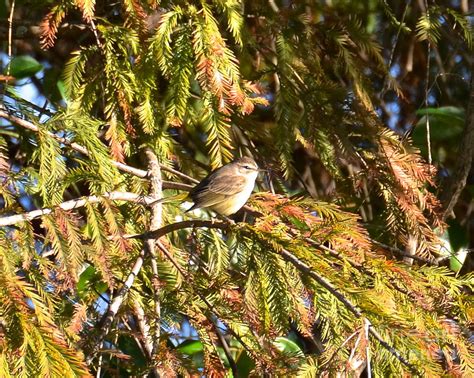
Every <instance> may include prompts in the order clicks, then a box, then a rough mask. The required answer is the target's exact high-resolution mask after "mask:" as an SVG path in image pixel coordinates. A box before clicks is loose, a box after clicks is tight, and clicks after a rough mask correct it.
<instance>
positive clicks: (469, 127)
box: [441, 63, 474, 220]
mask: <svg viewBox="0 0 474 378" xmlns="http://www.w3.org/2000/svg"><path fill="white" fill-rule="evenodd" d="M473 69H474V63H473V64H472V65H471V84H470V94H469V103H468V105H467V111H466V123H465V125H464V131H463V135H462V139H461V145H460V146H459V151H458V153H457V156H458V159H457V164H456V168H455V170H454V174H453V176H452V178H451V180H450V183H449V185H447V189H446V190H445V191H444V192H442V193H441V203H442V204H443V209H444V212H443V219H444V220H446V219H448V218H449V217H451V216H453V209H454V206H455V205H456V204H457V202H458V200H459V197H460V195H461V193H462V191H463V189H464V187H465V186H466V182H467V177H468V175H469V172H470V170H471V166H472V160H473V159H474V74H472V72H473Z"/></svg>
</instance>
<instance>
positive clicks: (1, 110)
mask: <svg viewBox="0 0 474 378" xmlns="http://www.w3.org/2000/svg"><path fill="white" fill-rule="evenodd" d="M0 118H4V119H6V120H8V121H10V122H12V123H14V124H16V125H18V126H20V127H23V128H25V129H28V130H31V131H33V132H35V133H38V132H39V131H40V128H39V127H38V126H37V125H35V124H34V123H32V122H30V121H27V120H25V119H23V118H20V117H17V116H15V115H13V114H10V113H9V112H8V111H7V110H6V109H5V107H3V106H0ZM46 134H47V135H48V136H49V137H51V138H53V139H56V140H57V141H58V142H60V143H62V144H64V145H66V146H68V147H70V148H72V149H73V150H74V151H77V152H80V153H81V154H83V155H86V156H90V154H89V151H88V150H87V148H85V147H84V146H81V145H80V144H77V143H75V142H71V141H70V140H69V139H67V138H64V137H61V136H59V135H56V134H54V133H52V132H50V131H46ZM112 165H114V166H115V167H117V169H119V170H121V171H122V172H126V173H130V174H131V175H134V176H137V177H142V178H145V177H148V172H147V171H144V170H142V169H138V168H135V167H132V166H130V165H127V164H124V163H120V162H118V161H115V160H112ZM160 168H161V169H163V170H164V171H167V172H169V173H172V174H174V175H175V176H177V177H180V178H182V179H184V180H186V181H188V182H191V183H193V184H196V183H198V180H196V179H194V178H192V177H190V176H188V175H186V174H184V173H182V172H179V171H177V170H175V169H173V168H170V167H167V166H166V165H163V164H160Z"/></svg>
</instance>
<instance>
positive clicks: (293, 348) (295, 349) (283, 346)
mask: <svg viewBox="0 0 474 378" xmlns="http://www.w3.org/2000/svg"><path fill="white" fill-rule="evenodd" d="M273 345H275V346H276V347H277V349H278V350H279V351H280V352H282V353H284V354H289V355H292V356H295V357H304V353H303V351H302V350H301V348H300V347H299V346H298V344H296V343H295V342H294V341H291V340H290V339H287V338H286V337H277V338H276V339H275V341H274V342H273Z"/></svg>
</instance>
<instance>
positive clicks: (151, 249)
mask: <svg viewBox="0 0 474 378" xmlns="http://www.w3.org/2000/svg"><path fill="white" fill-rule="evenodd" d="M145 154H146V157H147V160H148V172H149V174H150V182H151V187H150V193H149V194H150V196H151V197H154V198H162V197H163V190H162V185H163V183H162V180H161V169H160V165H159V163H158V159H157V157H156V154H155V153H154V152H153V151H152V150H151V149H149V148H147V149H146V150H145ZM162 223H163V204H162V203H160V202H154V203H153V204H152V205H151V219H150V231H155V230H157V229H159V228H160V227H161V225H162ZM155 243H156V241H155V240H146V241H145V245H146V249H147V252H148V253H149V255H150V260H151V270H152V273H153V277H152V280H151V283H152V286H153V300H154V310H155V316H156V320H155V324H156V327H155V329H154V335H153V339H154V340H155V342H154V343H152V349H151V351H150V357H151V358H152V359H153V356H154V355H155V353H156V351H157V346H158V345H159V338H160V322H161V304H160V279H159V275H158V263H157V259H156V251H155ZM156 373H158V372H156ZM158 375H159V374H158Z"/></svg>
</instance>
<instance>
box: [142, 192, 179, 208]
mask: <svg viewBox="0 0 474 378" xmlns="http://www.w3.org/2000/svg"><path fill="white" fill-rule="evenodd" d="M186 198H188V193H179V194H175V195H174V196H168V197H163V198H160V199H157V200H154V201H152V202H150V203H149V204H148V205H149V206H151V205H156V204H158V203H170V202H178V201H179V202H182V201H184V200H185V199H186Z"/></svg>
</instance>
